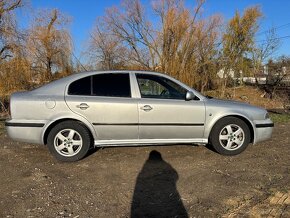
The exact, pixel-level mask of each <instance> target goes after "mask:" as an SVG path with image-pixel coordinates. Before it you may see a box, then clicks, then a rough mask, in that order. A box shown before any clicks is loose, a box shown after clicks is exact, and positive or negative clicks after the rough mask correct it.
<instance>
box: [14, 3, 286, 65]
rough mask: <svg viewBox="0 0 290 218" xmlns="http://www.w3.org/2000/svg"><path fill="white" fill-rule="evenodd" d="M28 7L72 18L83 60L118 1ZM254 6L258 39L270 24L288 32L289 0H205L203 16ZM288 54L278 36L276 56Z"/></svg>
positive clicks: (23, 17) (24, 20)
mask: <svg viewBox="0 0 290 218" xmlns="http://www.w3.org/2000/svg"><path fill="white" fill-rule="evenodd" d="M28 1H29V4H30V6H29V7H30V8H33V10H34V9H41V8H47V9H52V8H57V9H59V10H60V11H62V12H64V13H65V14H67V15H69V16H71V17H72V23H71V24H70V30H71V34H72V38H73V40H74V53H75V55H76V56H77V57H78V58H79V59H80V60H83V59H84V57H83V55H82V52H81V51H82V50H83V48H84V47H85V46H86V41H87V40H88V39H89V37H90V36H89V32H90V31H91V29H92V27H93V25H94V23H95V21H96V18H97V17H99V16H102V15H104V13H105V10H106V8H109V7H111V6H113V5H115V6H118V5H119V4H120V2H121V0H28ZM141 1H142V3H143V4H145V5H146V7H150V4H151V0H141ZM194 2H195V1H194V0H185V4H186V6H188V7H193V5H194ZM253 5H259V6H260V7H261V9H262V12H263V18H262V20H261V22H260V25H261V27H260V30H259V31H258V40H263V39H264V38H265V34H260V35H259V32H261V33H262V32H264V31H265V30H268V29H270V28H272V27H278V28H277V29H276V34H277V36H278V37H284V36H289V35H290V13H289V9H290V1H289V0H207V1H206V3H205V5H204V6H203V9H202V10H203V13H204V16H210V15H213V14H221V15H222V16H223V17H224V21H227V20H229V19H230V18H231V17H233V15H234V14H235V12H236V11H240V12H242V11H243V10H244V9H245V8H247V7H249V6H253ZM30 13H31V10H27V9H24V10H22V11H19V12H18V13H17V16H18V19H19V20H20V26H21V27H23V28H25V27H27V26H28V23H29V19H30ZM282 54H284V55H289V56H290V37H288V38H287V37H286V38H283V39H281V47H280V48H279V51H277V52H276V56H279V55H282Z"/></svg>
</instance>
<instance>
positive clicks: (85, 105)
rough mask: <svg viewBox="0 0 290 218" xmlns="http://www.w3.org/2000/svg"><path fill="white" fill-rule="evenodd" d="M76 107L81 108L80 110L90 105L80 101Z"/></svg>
mask: <svg viewBox="0 0 290 218" xmlns="http://www.w3.org/2000/svg"><path fill="white" fill-rule="evenodd" d="M76 107H77V108H79V109H81V110H86V109H88V108H89V107H90V106H89V105H87V104H86V103H81V104H79V105H77V106H76Z"/></svg>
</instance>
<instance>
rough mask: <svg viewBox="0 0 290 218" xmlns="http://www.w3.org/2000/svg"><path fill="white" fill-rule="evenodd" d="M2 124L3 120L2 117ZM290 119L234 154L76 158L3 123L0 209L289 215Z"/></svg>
mask: <svg viewBox="0 0 290 218" xmlns="http://www.w3.org/2000/svg"><path fill="white" fill-rule="evenodd" d="M2 125H3V124H2ZM289 128H290V123H286V124H278V125H276V126H275V129H274V135H273V138H272V139H271V140H269V141H266V142H263V143H259V144H256V145H250V146H249V147H248V148H247V150H246V151H245V152H244V153H242V154H240V155H238V156H234V157H225V156H221V155H219V154H217V153H215V152H213V151H212V150H210V149H208V148H206V147H204V146H189V145H177V146H152V147H116V148H105V149H99V150H97V151H94V152H91V155H89V156H88V157H86V158H85V159H83V160H81V161H79V162H76V163H61V162H57V161H56V160H55V159H54V158H53V157H52V156H51V155H50V154H49V152H48V150H47V148H46V147H44V146H39V145H32V144H25V143H17V142H13V141H11V140H10V139H8V137H7V135H6V133H5V131H3V130H2V131H0V142H1V144H0V166H1V167H0V174H1V177H0V184H1V185H0V193H1V196H0V217H241V216H242V217H259V216H262V217H290V139H289V135H290V134H289V133H290V132H289Z"/></svg>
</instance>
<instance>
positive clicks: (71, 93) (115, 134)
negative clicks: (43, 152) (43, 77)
mask: <svg viewBox="0 0 290 218" xmlns="http://www.w3.org/2000/svg"><path fill="white" fill-rule="evenodd" d="M130 87H131V86H130V78H129V74H128V73H104V74H96V75H93V76H89V77H85V78H82V79H79V80H77V81H75V82H73V83H71V84H70V86H69V88H68V94H67V95H66V97H65V100H66V102H67V104H68V106H69V108H70V109H71V110H72V111H74V112H75V113H77V114H79V115H81V116H83V117H85V118H86V119H87V120H88V121H89V122H91V123H92V125H93V126H94V128H95V131H96V133H97V137H98V139H99V140H111V139H114V140H121V139H137V138H138V126H137V124H138V111H137V100H134V99H132V98H131V88H130Z"/></svg>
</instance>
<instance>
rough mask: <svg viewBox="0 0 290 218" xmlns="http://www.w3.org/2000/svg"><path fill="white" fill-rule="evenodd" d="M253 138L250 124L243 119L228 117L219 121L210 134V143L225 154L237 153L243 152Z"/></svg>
mask: <svg viewBox="0 0 290 218" xmlns="http://www.w3.org/2000/svg"><path fill="white" fill-rule="evenodd" d="M250 140H251V133H250V129H249V127H248V125H247V124H246V123H245V122H244V121H243V120H241V119H238V118H235V117H226V118H223V119H222V120H220V121H218V122H217V123H216V124H215V125H214V127H213V129H212V131H211V135H210V143H211V144H212V146H213V147H214V149H215V150H216V151H217V152H218V153H220V154H223V155H237V154H240V153H241V152H243V151H244V150H245V149H246V148H247V146H248V144H249V143H250Z"/></svg>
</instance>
